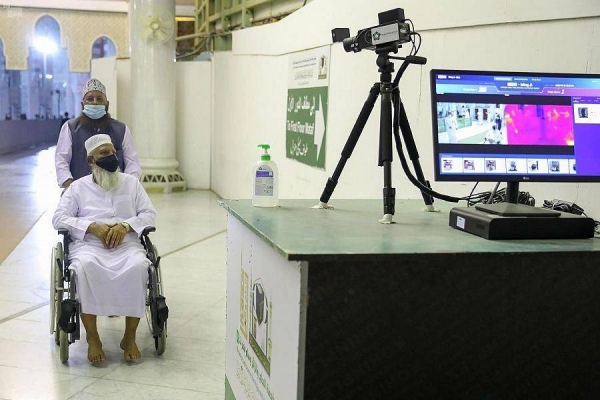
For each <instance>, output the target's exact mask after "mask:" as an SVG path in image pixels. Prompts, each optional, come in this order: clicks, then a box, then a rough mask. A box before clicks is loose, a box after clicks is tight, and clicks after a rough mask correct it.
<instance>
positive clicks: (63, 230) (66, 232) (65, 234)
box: [58, 229, 69, 237]
mask: <svg viewBox="0 0 600 400" xmlns="http://www.w3.org/2000/svg"><path fill="white" fill-rule="evenodd" d="M58 234H59V235H63V236H65V237H67V236H69V230H68V229H59V230H58Z"/></svg>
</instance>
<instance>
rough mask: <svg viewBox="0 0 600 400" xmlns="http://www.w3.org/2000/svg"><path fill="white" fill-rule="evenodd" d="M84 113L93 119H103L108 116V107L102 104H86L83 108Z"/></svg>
mask: <svg viewBox="0 0 600 400" xmlns="http://www.w3.org/2000/svg"><path fill="white" fill-rule="evenodd" d="M83 113H84V114H85V115H87V116H88V117H90V118H91V119H98V118H102V117H104V116H105V115H106V106H104V105H102V104H86V105H85V106H83Z"/></svg>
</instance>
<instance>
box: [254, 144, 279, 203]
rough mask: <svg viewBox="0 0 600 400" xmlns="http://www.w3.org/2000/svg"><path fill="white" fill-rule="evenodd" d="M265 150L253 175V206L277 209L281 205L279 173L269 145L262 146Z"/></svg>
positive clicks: (255, 166)
mask: <svg viewBox="0 0 600 400" xmlns="http://www.w3.org/2000/svg"><path fill="white" fill-rule="evenodd" d="M258 147H262V148H263V149H264V153H263V154H262V155H261V156H260V161H258V162H257V163H256V164H255V165H254V169H253V171H252V172H253V174H252V205H253V206H255V207H277V205H278V204H279V190H278V186H279V172H278V171H277V165H276V164H275V162H274V161H273V160H271V155H270V154H269V148H270V147H271V146H269V145H268V144H260V145H258Z"/></svg>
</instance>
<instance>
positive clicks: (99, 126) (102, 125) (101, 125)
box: [79, 111, 110, 131]
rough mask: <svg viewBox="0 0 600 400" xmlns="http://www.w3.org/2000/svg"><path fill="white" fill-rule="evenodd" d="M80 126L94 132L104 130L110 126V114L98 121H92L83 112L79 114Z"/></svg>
mask: <svg viewBox="0 0 600 400" xmlns="http://www.w3.org/2000/svg"><path fill="white" fill-rule="evenodd" d="M79 124H80V125H81V126H82V127H84V128H86V129H91V130H94V131H98V130H104V129H106V128H108V127H109V126H110V114H109V113H106V114H105V115H103V116H102V117H100V118H98V119H91V118H90V117H88V116H87V115H85V114H84V113H83V111H82V112H81V114H79Z"/></svg>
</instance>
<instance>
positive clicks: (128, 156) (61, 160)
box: [54, 122, 142, 187]
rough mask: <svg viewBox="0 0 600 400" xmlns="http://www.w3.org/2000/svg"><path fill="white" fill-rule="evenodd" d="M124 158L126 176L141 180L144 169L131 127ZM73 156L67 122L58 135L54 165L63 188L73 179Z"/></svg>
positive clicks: (124, 146) (57, 178)
mask: <svg viewBox="0 0 600 400" xmlns="http://www.w3.org/2000/svg"><path fill="white" fill-rule="evenodd" d="M121 146H122V148H123V158H125V160H123V161H125V171H123V172H125V173H126V174H129V175H133V176H135V177H136V178H138V179H140V176H142V167H141V166H140V161H139V159H138V155H137V151H136V150H135V146H134V145H133V136H132V135H131V131H130V130H129V127H128V126H127V125H125V136H124V137H123V143H122V145H121ZM72 156H73V138H72V136H71V129H70V128H69V123H68V122H65V123H64V124H63V126H62V128H61V129H60V133H59V135H58V143H56V154H55V156H54V163H55V166H56V180H57V181H58V186H60V187H62V185H63V183H65V181H66V180H68V179H73V175H71V170H70V168H69V166H70V164H71V157H72Z"/></svg>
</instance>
